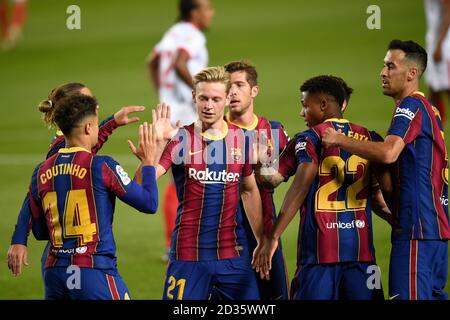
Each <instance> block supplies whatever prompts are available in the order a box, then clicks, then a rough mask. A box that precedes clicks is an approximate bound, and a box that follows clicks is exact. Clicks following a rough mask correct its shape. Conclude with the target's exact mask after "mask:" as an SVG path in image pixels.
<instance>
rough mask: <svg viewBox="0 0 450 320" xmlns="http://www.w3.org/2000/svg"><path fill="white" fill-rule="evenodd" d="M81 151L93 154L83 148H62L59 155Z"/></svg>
mask: <svg viewBox="0 0 450 320" xmlns="http://www.w3.org/2000/svg"><path fill="white" fill-rule="evenodd" d="M79 151H85V152H89V153H91V152H90V151H89V150H87V149H85V148H82V147H72V148H61V149H59V150H58V152H59V153H73V152H79Z"/></svg>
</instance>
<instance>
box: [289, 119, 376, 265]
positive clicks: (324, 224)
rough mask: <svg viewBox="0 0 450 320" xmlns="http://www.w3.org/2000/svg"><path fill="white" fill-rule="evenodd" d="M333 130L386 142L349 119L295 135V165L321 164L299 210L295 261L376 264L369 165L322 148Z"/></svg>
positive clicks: (363, 160)
mask: <svg viewBox="0 0 450 320" xmlns="http://www.w3.org/2000/svg"><path fill="white" fill-rule="evenodd" d="M329 127H332V128H334V129H335V130H339V131H341V132H342V133H343V134H345V135H347V136H348V137H351V138H354V139H358V140H369V141H379V140H382V138H381V137H380V136H379V135H378V134H377V133H375V132H373V131H369V130H367V129H366V128H364V127H361V126H359V125H357V124H354V123H351V122H349V121H347V120H345V119H328V120H327V121H325V122H323V123H321V124H319V125H317V126H314V127H312V128H310V129H309V130H306V131H304V132H302V133H299V134H297V135H296V144H295V155H296V160H297V165H299V164H301V163H305V162H313V163H316V164H317V165H318V171H317V175H316V177H315V179H314V181H313V183H312V185H311V188H310V190H309V193H308V195H307V197H306V199H305V202H304V203H303V206H302V208H300V227H299V236H298V260H297V261H298V263H300V264H312V263H338V262H349V261H360V262H363V261H365V262H373V261H375V249H374V247H373V236H372V210H371V201H372V199H371V194H372V180H371V179H372V170H371V166H370V162H369V161H367V160H366V159H363V158H360V157H358V156H356V155H353V154H351V153H349V152H347V151H346V150H343V149H341V148H337V147H331V148H324V147H323V146H322V142H321V136H322V133H323V132H324V131H325V130H326V129H327V128H329Z"/></svg>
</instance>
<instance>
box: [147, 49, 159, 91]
mask: <svg viewBox="0 0 450 320" xmlns="http://www.w3.org/2000/svg"><path fill="white" fill-rule="evenodd" d="M159 58H160V56H159V54H158V53H157V52H156V51H153V52H152V53H151V54H150V55H149V57H148V58H147V62H146V64H147V70H148V74H149V76H150V80H151V82H152V84H153V87H154V88H155V90H156V91H158V90H159V87H160V86H161V84H160V82H159Z"/></svg>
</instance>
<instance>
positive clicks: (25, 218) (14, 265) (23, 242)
mask: <svg viewBox="0 0 450 320" xmlns="http://www.w3.org/2000/svg"><path fill="white" fill-rule="evenodd" d="M30 223H31V209H30V196H29V194H28V193H27V195H26V197H25V199H24V201H23V204H22V209H21V210H20V213H19V217H18V219H17V224H16V227H15V229H14V233H13V236H12V239H11V245H10V247H9V249H8V254H7V262H8V268H9V269H10V270H11V271H12V273H13V274H14V275H15V276H17V275H19V274H20V273H21V267H22V264H24V265H26V266H28V249H27V240H28V235H29V233H30Z"/></svg>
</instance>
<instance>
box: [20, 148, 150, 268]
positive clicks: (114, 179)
mask: <svg viewBox="0 0 450 320" xmlns="http://www.w3.org/2000/svg"><path fill="white" fill-rule="evenodd" d="M142 175H143V183H142V186H140V185H138V184H137V183H135V182H134V181H132V180H131V179H130V178H129V177H128V175H127V173H126V172H125V171H124V170H123V169H122V167H121V166H120V165H119V164H118V163H117V162H116V161H114V160H113V159H112V158H111V157H108V156H96V155H94V154H92V153H91V152H89V151H87V150H85V149H83V148H78V147H75V148H63V149H60V150H59V151H58V152H57V153H55V154H54V155H53V156H51V157H50V158H48V159H47V160H46V161H44V162H43V163H41V164H40V165H38V166H37V167H36V169H35V170H34V172H33V175H32V179H31V185H30V191H29V194H30V208H31V212H32V215H33V218H35V219H36V220H38V221H43V222H42V223H41V224H45V227H46V228H45V229H46V231H47V232H48V237H49V239H50V243H51V246H50V250H49V252H48V255H47V258H46V262H45V267H46V268H51V267H66V266H69V265H77V266H79V267H87V268H97V269H112V268H116V256H115V252H116V245H115V242H114V237H113V233H112V223H113V213H114V207H115V198H116V197H119V198H120V199H121V200H122V201H124V202H126V203H127V204H129V205H131V206H133V207H134V208H136V209H138V210H140V211H142V212H146V213H154V212H155V211H156V210H157V206H158V193H157V187H156V179H155V168H154V167H152V166H144V167H143V169H142Z"/></svg>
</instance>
